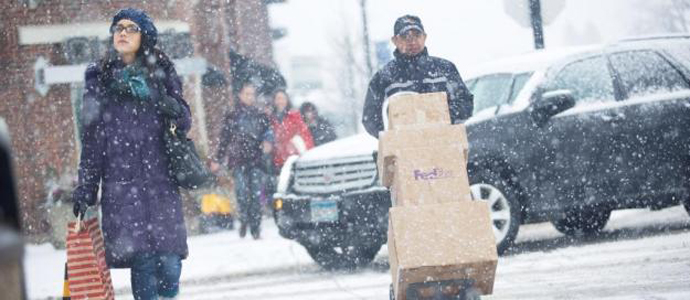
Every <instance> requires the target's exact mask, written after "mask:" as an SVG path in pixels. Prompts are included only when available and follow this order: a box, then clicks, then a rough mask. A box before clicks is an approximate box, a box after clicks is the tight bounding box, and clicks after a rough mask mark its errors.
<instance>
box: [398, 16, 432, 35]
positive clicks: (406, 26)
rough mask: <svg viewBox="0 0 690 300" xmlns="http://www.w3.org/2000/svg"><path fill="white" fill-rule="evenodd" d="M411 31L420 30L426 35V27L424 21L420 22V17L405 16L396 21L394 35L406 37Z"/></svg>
mask: <svg viewBox="0 0 690 300" xmlns="http://www.w3.org/2000/svg"><path fill="white" fill-rule="evenodd" d="M410 30H418V31H419V32H421V33H425V32H424V26H422V20H420V19H419V17H417V16H413V15H404V16H402V17H400V18H398V19H397V20H395V26H393V35H404V34H406V33H407V32H408V31H410Z"/></svg>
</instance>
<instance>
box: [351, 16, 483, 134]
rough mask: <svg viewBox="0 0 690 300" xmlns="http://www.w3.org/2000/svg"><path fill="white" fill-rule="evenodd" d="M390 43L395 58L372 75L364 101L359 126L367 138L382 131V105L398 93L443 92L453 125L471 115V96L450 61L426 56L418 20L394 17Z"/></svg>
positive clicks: (409, 17) (423, 38)
mask: <svg viewBox="0 0 690 300" xmlns="http://www.w3.org/2000/svg"><path fill="white" fill-rule="evenodd" d="M391 40H392V41H393V44H395V53H394V55H395V59H394V60H392V61H390V62H389V63H387V64H386V65H385V66H384V67H383V68H382V69H381V70H380V71H378V72H376V74H374V77H373V78H372V79H371V81H370V82H369V89H368V90H367V95H366V98H365V100H364V101H365V102H364V111H363V114H362V123H363V125H364V128H365V129H366V130H367V132H368V133H369V134H370V135H372V136H374V137H376V138H378V136H379V132H380V131H382V130H384V124H383V111H382V109H383V106H384V102H385V100H386V99H388V97H390V96H392V95H394V94H396V93H400V92H413V93H433V92H446V95H447V98H448V108H449V110H450V121H451V122H452V123H453V124H458V123H460V122H463V121H464V120H466V119H467V118H469V117H470V116H471V115H472V108H473V107H474V103H473V99H474V97H473V96H472V94H471V93H470V91H469V90H468V89H467V86H466V85H465V83H464V82H463V81H462V78H461V77H460V73H458V69H457V68H456V67H455V65H454V64H453V63H452V62H450V61H448V60H445V59H442V58H438V57H433V56H429V53H428V52H427V49H426V45H425V44H426V32H425V31H424V26H422V21H421V20H420V19H419V17H416V16H411V15H405V16H402V17H400V18H398V19H397V20H396V21H395V25H394V26H393V37H392V38H391Z"/></svg>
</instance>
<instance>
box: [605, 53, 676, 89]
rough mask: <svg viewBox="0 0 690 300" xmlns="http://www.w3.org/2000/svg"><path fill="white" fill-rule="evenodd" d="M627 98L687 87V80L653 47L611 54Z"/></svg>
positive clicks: (612, 62)
mask: <svg viewBox="0 0 690 300" xmlns="http://www.w3.org/2000/svg"><path fill="white" fill-rule="evenodd" d="M611 64H612V65H613V68H614V69H615V70H616V71H617V72H618V74H619V76H620V80H621V84H622V85H623V89H624V90H625V92H626V93H627V95H628V98H632V97H639V96H645V95H649V94H656V93H667V92H673V91H678V90H683V89H688V88H689V87H688V83H687V82H686V81H685V78H684V77H683V75H681V74H680V72H678V70H676V69H675V68H674V67H673V66H672V65H671V64H670V63H669V62H668V61H667V60H666V59H664V58H663V57H661V55H659V54H658V53H656V52H652V51H630V52H621V53H616V54H612V55H611Z"/></svg>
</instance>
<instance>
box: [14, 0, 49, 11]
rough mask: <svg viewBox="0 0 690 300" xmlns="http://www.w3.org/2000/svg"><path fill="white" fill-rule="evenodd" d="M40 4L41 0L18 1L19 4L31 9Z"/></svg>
mask: <svg viewBox="0 0 690 300" xmlns="http://www.w3.org/2000/svg"><path fill="white" fill-rule="evenodd" d="M41 2H43V0H19V4H21V5H24V6H26V7H28V8H31V9H34V8H36V7H38V5H39V4H41Z"/></svg>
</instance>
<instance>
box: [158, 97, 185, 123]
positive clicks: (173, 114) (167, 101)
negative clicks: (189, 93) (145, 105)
mask: <svg viewBox="0 0 690 300" xmlns="http://www.w3.org/2000/svg"><path fill="white" fill-rule="evenodd" d="M158 109H159V110H160V112H161V113H162V114H163V115H164V116H166V117H168V118H171V119H176V118H179V117H181V116H182V114H183V112H184V108H183V107H182V104H180V102H179V101H177V99H175V98H173V97H170V96H168V95H162V97H161V98H160V102H158Z"/></svg>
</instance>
